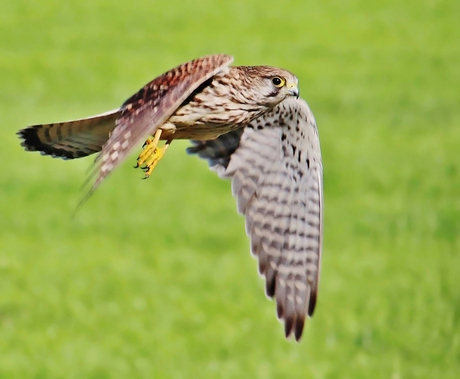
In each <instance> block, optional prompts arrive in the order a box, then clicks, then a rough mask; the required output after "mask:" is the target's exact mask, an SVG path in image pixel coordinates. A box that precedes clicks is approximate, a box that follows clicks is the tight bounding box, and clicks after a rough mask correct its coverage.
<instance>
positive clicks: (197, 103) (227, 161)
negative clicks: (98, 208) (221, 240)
mask: <svg viewBox="0 0 460 379" xmlns="http://www.w3.org/2000/svg"><path fill="white" fill-rule="evenodd" d="M232 61H233V57H231V56H229V55H224V54H220V55H211V56H207V57H203V58H199V59H196V60H194V61H190V62H187V63H184V64H182V65H180V66H178V67H176V68H174V69H172V70H170V71H168V72H166V73H165V74H163V75H161V76H159V77H158V78H156V79H154V80H153V81H152V82H150V83H148V84H147V85H146V86H144V87H143V88H142V89H141V90H140V91H138V92H137V93H136V94H134V95H133V96H131V97H130V98H129V99H128V100H126V101H125V102H124V103H123V104H122V106H121V107H120V108H119V109H116V110H113V111H109V112H106V113H103V114H100V115H97V116H93V117H89V118H86V119H79V120H73V121H67V122H60V123H54V124H41V125H34V126H30V127H28V128H25V129H22V130H20V131H19V132H18V135H19V136H20V138H21V139H22V143H21V144H22V146H23V147H24V148H25V149H26V150H28V151H39V152H41V153H42V154H44V155H51V156H53V157H61V158H65V159H73V158H80V157H84V156H87V155H90V154H93V153H97V152H99V155H98V157H97V158H96V161H95V162H96V163H95V174H96V179H95V181H94V183H93V185H92V189H91V191H93V190H94V189H96V188H97V187H98V186H99V184H100V183H101V182H102V181H103V180H104V179H105V178H106V177H107V175H109V174H110V173H111V172H112V171H113V170H114V169H115V168H116V167H117V166H118V165H119V164H120V163H121V162H122V161H123V160H124V159H125V158H126V156H127V154H128V153H129V152H130V151H132V149H133V148H135V147H136V146H138V144H140V143H141V142H142V141H143V140H144V138H145V137H147V136H149V135H150V136H152V137H149V138H148V139H147V140H146V142H145V144H144V150H143V151H142V152H141V154H140V155H139V158H138V162H137V165H138V166H140V167H143V168H144V170H145V172H146V176H149V175H150V173H151V172H152V170H153V169H154V167H155V165H156V164H157V163H158V161H159V160H160V159H161V158H162V157H163V155H164V153H165V151H166V149H167V148H168V146H169V145H170V143H171V141H172V140H174V139H190V140H192V141H193V146H192V147H191V148H189V150H188V151H189V153H192V154H197V155H198V156H199V157H201V158H204V159H207V160H208V162H209V164H210V166H211V167H212V168H214V169H216V170H217V172H218V174H219V176H220V177H223V178H229V179H231V182H232V192H233V195H234V196H235V198H236V199H237V205H238V211H239V212H240V213H242V214H243V215H244V216H245V218H246V232H247V234H248V235H249V237H250V239H251V252H252V254H253V255H254V256H256V257H257V258H258V260H259V272H260V273H261V274H262V275H263V276H264V277H265V279H266V294H267V296H269V297H274V298H275V299H276V304H277V314H278V317H279V318H280V319H282V320H284V324H285V334H286V336H290V335H291V334H293V335H294V336H295V338H296V339H297V340H299V339H300V337H301V335H302V331H303V327H304V322H305V318H306V317H307V316H311V315H312V314H313V310H314V308H315V304H316V298H317V292H318V279H319V269H320V259H321V243H322V209H323V200H322V198H323V195H322V164H321V152H320V147H319V138H318V132H317V128H316V123H315V120H314V117H313V115H312V113H311V111H310V109H309V107H308V105H307V104H306V102H305V101H304V100H302V99H299V98H298V97H299V91H298V80H297V78H296V77H295V75H293V74H292V73H291V72H289V71H287V70H283V69H279V68H275V67H270V66H235V67H233V66H230V64H231V62H232ZM159 140H165V141H166V142H165V144H164V145H163V146H162V147H159V145H158V143H159Z"/></svg>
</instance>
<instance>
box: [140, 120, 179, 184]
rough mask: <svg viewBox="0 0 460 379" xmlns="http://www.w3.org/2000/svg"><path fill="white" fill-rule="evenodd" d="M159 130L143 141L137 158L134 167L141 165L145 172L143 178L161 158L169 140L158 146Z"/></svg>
mask: <svg viewBox="0 0 460 379" xmlns="http://www.w3.org/2000/svg"><path fill="white" fill-rule="evenodd" d="M160 137H161V130H160V129H159V130H157V131H156V132H155V135H154V136H153V138H151V137H150V138H147V140H146V141H145V143H144V146H143V148H144V150H143V151H142V153H140V155H139V157H138V158H137V165H136V167H141V168H142V169H143V170H144V172H145V178H148V177H149V176H150V174H151V173H152V172H153V169H154V168H155V166H156V165H157V164H158V162H159V161H160V159H161V158H163V156H164V155H165V152H166V150H167V149H168V147H169V145H170V144H171V141H166V143H165V144H164V146H163V147H158V142H160Z"/></svg>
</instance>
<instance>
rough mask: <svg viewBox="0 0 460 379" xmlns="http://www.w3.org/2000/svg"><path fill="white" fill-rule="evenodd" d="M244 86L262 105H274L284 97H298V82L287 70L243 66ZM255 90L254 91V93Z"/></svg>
mask: <svg viewBox="0 0 460 379" xmlns="http://www.w3.org/2000/svg"><path fill="white" fill-rule="evenodd" d="M240 69H242V70H243V77H245V78H246V80H245V81H246V83H245V84H246V85H247V86H248V87H249V88H251V89H252V90H253V91H252V92H253V94H254V93H255V94H256V95H257V101H258V102H259V104H263V105H272V106H274V105H276V104H278V103H279V102H281V101H283V100H284V99H285V98H286V97H289V96H295V97H297V98H298V97H299V80H298V79H297V77H296V76H295V75H294V74H293V73H292V72H289V71H287V70H284V69H281V68H277V67H270V66H244V67H240ZM254 90H255V91H254Z"/></svg>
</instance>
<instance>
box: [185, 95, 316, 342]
mask: <svg viewBox="0 0 460 379" xmlns="http://www.w3.org/2000/svg"><path fill="white" fill-rule="evenodd" d="M188 151H189V152H190V153H196V154H198V156H199V157H201V158H205V159H208V161H209V163H210V165H211V166H212V168H214V169H215V170H216V171H217V172H218V174H219V176H220V177H222V178H230V179H231V181H232V192H233V195H234V196H235V198H236V200H237V204H238V211H239V212H240V213H242V214H243V215H244V216H245V217H246V232H247V234H248V235H249V237H250V239H251V252H252V254H253V255H254V256H256V257H257V258H258V260H259V272H260V274H261V275H264V276H265V279H266V294H267V296H268V297H275V298H276V304H277V314H278V317H279V318H280V319H282V320H284V323H285V333H286V337H289V336H290V335H291V333H294V335H295V338H296V339H297V340H299V339H300V337H301V336H302V331H303V327H304V323H305V318H306V316H307V315H308V316H311V315H312V314H313V311H314V308H315V304H316V298H317V293H318V280H319V271H320V261H321V244H322V221H323V220H322V217H323V216H322V214H323V189H322V163H321V151H320V145H319V137H318V130H317V128H316V123H315V119H314V117H313V114H312V113H311V111H310V109H309V107H308V105H307V103H306V102H305V101H304V100H301V99H294V98H288V99H286V100H284V101H283V102H282V103H280V104H279V105H277V106H276V107H275V108H274V109H273V110H272V111H271V112H269V113H267V114H266V115H264V116H262V117H260V118H259V119H257V120H256V121H254V122H252V123H251V124H250V125H248V126H247V127H246V128H244V129H239V130H236V131H233V132H231V133H228V134H226V135H222V136H220V137H219V138H217V139H216V140H212V141H205V142H194V146H193V147H191V148H189V150H188Z"/></svg>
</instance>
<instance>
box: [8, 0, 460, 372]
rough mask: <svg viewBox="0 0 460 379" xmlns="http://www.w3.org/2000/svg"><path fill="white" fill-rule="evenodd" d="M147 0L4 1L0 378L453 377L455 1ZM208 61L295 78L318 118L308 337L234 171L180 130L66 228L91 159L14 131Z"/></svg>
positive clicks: (458, 354) (122, 173)
mask: <svg viewBox="0 0 460 379" xmlns="http://www.w3.org/2000/svg"><path fill="white" fill-rule="evenodd" d="M159 3H160V2H153V1H139V0H135V1H131V2H114V1H109V0H82V1H79V2H71V3H70V2H69V3H68V2H62V1H57V0H46V1H31V0H15V1H9V2H7V1H3V2H2V4H1V5H0V85H1V92H0V103H1V109H2V128H1V131H0V137H1V141H2V142H1V149H0V161H1V162H2V171H1V175H0V378H2V379H3V378H302V379H304V378H353V379H356V378H389V379H402V378H458V375H459V372H460V284H459V280H460V157H459V149H460V109H459V106H460V49H459V46H460V45H459V41H460V27H459V17H460V2H459V1H458V0H451V1H441V0H440V1H437V0H431V1H415V0H408V1H404V2H402V1H396V0H390V1H385V2H382V1H376V0H374V1H369V0H352V1H347V2H345V1H339V0H330V1H329V0H328V1H324V2H319V1H306V0H297V1H284V2H281V1H272V0H258V1H249V0H240V1H228V0H227V1H210V0H202V1H195V2H192V1H190V2H185V1H173V0H171V1H164V2H161V4H159ZM219 52H225V53H229V54H232V55H234V56H235V58H236V59H235V64H239V65H256V64H269V65H275V66H280V67H284V68H287V69H290V70H291V71H293V72H294V73H296V74H297V76H298V77H299V80H300V88H301V94H302V96H303V97H304V98H305V99H306V100H307V101H308V102H309V104H310V106H311V108H312V110H313V111H314V113H315V116H316V119H317V121H318V124H319V129H320V135H321V143H322V151H323V161H324V186H325V207H326V208H325V238H324V256H323V266H322V278H321V285H320V296H319V302H318V305H317V310H316V313H315V316H314V317H313V319H312V320H309V321H308V324H307V327H306V330H305V333H304V337H303V340H302V341H301V343H300V344H297V343H295V342H293V341H285V339H284V336H283V328H282V325H281V324H280V323H279V322H278V321H277V320H276V317H275V305H274V303H273V302H270V301H268V300H267V299H266V298H265V296H264V291H263V288H264V284H263V281H262V280H261V279H260V278H259V277H258V275H257V264H256V261H255V260H254V259H252V258H251V257H250V254H249V242H248V239H247V237H246V236H245V233H244V220H243V218H242V217H240V216H238V215H237V213H236V206H235V202H234V200H233V198H232V196H231V193H230V187H229V183H228V182H224V181H220V180H219V179H218V178H217V176H216V175H215V174H214V173H213V172H210V171H208V169H207V166H206V163H205V162H203V161H200V160H199V159H197V158H194V157H189V156H187V155H186V154H185V152H184V149H185V147H186V146H187V145H188V143H187V142H177V143H173V145H172V147H171V148H170V149H169V151H168V154H167V155H166V157H165V159H164V160H163V161H162V162H161V163H160V165H159V166H158V168H157V169H156V171H155V172H154V174H153V175H152V177H151V178H150V179H149V180H147V181H142V180H140V178H141V177H142V173H141V172H140V171H139V170H133V169H132V166H133V164H134V162H135V158H136V153H138V152H136V153H135V154H133V156H132V157H131V159H130V160H129V161H128V162H126V163H125V164H123V166H122V167H121V168H120V169H118V170H116V172H115V173H114V174H113V175H111V177H110V178H109V179H108V180H107V181H106V182H105V183H104V184H103V185H102V186H101V188H100V189H98V191H97V192H96V193H95V195H94V196H93V197H92V198H91V199H90V200H89V202H88V203H87V204H86V205H85V206H84V207H83V209H81V210H80V212H79V213H78V215H77V217H76V218H74V219H72V218H71V217H70V216H71V213H72V211H73V210H74V208H75V206H76V204H77V203H78V200H79V198H80V196H81V192H80V185H81V184H82V183H83V181H84V179H85V177H86V171H87V170H88V168H89V167H90V166H91V163H92V159H91V158H87V159H83V160H81V161H62V160H57V159H51V158H47V157H41V156H40V155H39V154H36V153H26V152H24V151H23V150H22V148H21V147H20V146H19V140H18V139H17V137H16V136H15V133H16V131H17V130H18V129H19V128H22V127H25V126H27V125H31V124H34V123H42V122H53V121H60V120H63V119H72V118H78V117H85V116H89V115H92V114H95V113H99V112H102V111H105V110H108V109H112V108H115V107H118V106H119V105H120V104H121V103H122V102H123V101H124V100H125V99H126V98H127V97H128V96H130V95H131V94H133V93H134V92H135V91H137V90H138V89H139V88H140V87H141V86H142V85H144V84H145V83H146V82H148V81H150V80H151V79H153V78H154V77H155V76H157V75H159V74H161V73H162V72H164V71H166V70H168V69H170V68H172V67H174V66H176V65H178V64H179V63H182V62H184V61H187V60H190V59H193V58H196V57H198V56H201V55H206V54H211V53H219ZM139 151H140V150H139Z"/></svg>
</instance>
